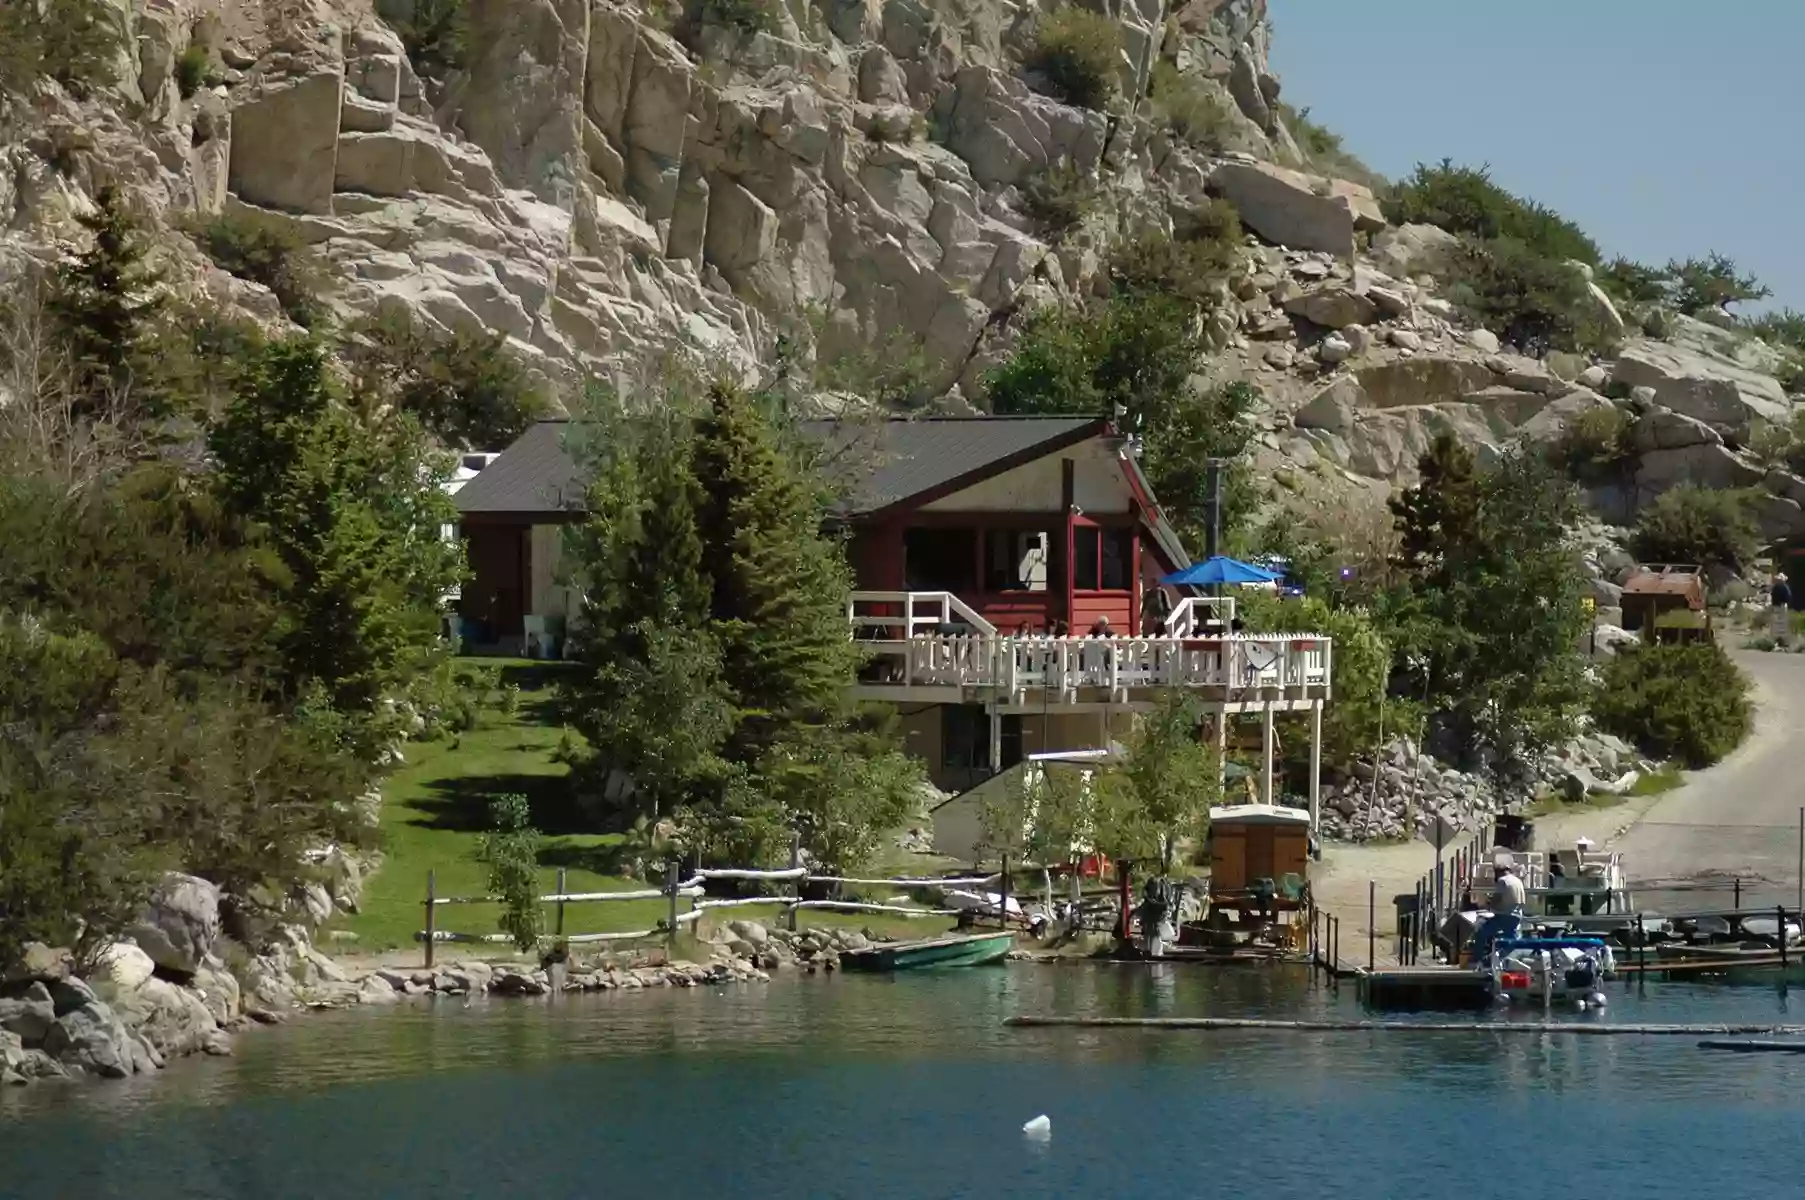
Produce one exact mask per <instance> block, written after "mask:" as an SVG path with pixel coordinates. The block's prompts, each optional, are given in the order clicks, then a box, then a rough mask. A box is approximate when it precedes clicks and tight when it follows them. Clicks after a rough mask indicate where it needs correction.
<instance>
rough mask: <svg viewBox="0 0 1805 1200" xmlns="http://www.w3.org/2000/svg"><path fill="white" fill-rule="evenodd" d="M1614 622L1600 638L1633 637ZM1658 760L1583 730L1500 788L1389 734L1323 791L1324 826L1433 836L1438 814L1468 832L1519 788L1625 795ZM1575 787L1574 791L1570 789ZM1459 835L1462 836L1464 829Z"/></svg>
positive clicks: (1611, 641)
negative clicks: (1373, 755) (1375, 751)
mask: <svg viewBox="0 0 1805 1200" xmlns="http://www.w3.org/2000/svg"><path fill="white" fill-rule="evenodd" d="M1635 640H1636V638H1635V635H1634V634H1628V633H1624V632H1623V631H1622V630H1620V629H1616V628H1615V627H1612V628H1611V631H1610V633H1609V634H1607V635H1605V637H1604V639H1603V641H1604V642H1605V643H1606V644H1607V645H1610V646H1616V645H1621V644H1624V643H1625V642H1629V643H1633V642H1634V641H1635ZM1654 767H1655V764H1653V763H1651V762H1649V761H1647V760H1646V759H1644V758H1643V757H1642V756H1640V755H1639V754H1637V753H1636V751H1635V749H1634V748H1633V747H1631V746H1630V745H1629V744H1628V743H1626V742H1624V741H1623V740H1622V739H1620V738H1616V737H1613V736H1611V735H1610V734H1606V733H1599V732H1596V731H1587V732H1584V733H1582V734H1580V735H1579V736H1578V737H1576V738H1575V739H1574V740H1573V741H1572V742H1571V743H1569V744H1568V745H1566V746H1564V747H1562V748H1561V749H1560V750H1559V751H1557V752H1556V753H1554V754H1551V755H1549V756H1547V757H1546V758H1543V759H1541V760H1540V761H1538V762H1537V763H1535V764H1534V765H1533V766H1532V767H1530V768H1529V769H1528V771H1527V772H1526V774H1525V776H1524V778H1523V779H1522V780H1521V781H1520V784H1521V787H1519V788H1516V789H1513V790H1512V791H1510V792H1505V791H1502V790H1500V789H1498V788H1497V787H1496V786H1495V785H1494V784H1493V783H1492V782H1491V781H1490V780H1489V779H1487V778H1485V777H1483V776H1481V775H1477V774H1471V773H1468V772H1463V771H1460V770H1458V769H1456V768H1454V767H1451V766H1449V765H1447V764H1446V763H1442V762H1440V761H1438V760H1436V759H1435V758H1434V757H1433V756H1432V755H1430V754H1429V753H1427V752H1426V751H1424V750H1423V749H1422V748H1421V747H1419V746H1417V745H1416V744H1415V743H1414V742H1411V741H1410V740H1409V739H1400V740H1398V741H1395V742H1393V743H1392V744H1391V745H1390V746H1389V747H1387V749H1386V750H1385V752H1384V753H1383V754H1381V755H1379V758H1378V762H1377V763H1376V764H1375V763H1373V762H1361V763H1358V764H1356V765H1355V767H1354V770H1353V773H1352V774H1351V775H1350V776H1349V778H1347V779H1346V780H1344V781H1342V782H1341V783H1339V784H1337V785H1334V786H1331V787H1327V788H1325V789H1324V791H1323V797H1322V825H1323V831H1324V833H1325V834H1326V835H1327V836H1329V837H1331V838H1335V839H1337V840H1342V841H1356V842H1361V841H1372V840H1385V841H1391V840H1396V839H1398V838H1405V839H1414V838H1424V839H1426V840H1433V839H1434V837H1435V828H1436V824H1437V822H1438V821H1439V822H1440V823H1442V824H1443V826H1444V827H1445V828H1446V829H1451V830H1455V831H1465V832H1471V831H1473V830H1476V829H1478V828H1480V827H1481V826H1482V825H1484V824H1486V823H1488V822H1489V821H1490V820H1491V818H1492V817H1493V816H1494V815H1496V814H1497V813H1498V812H1500V811H1502V810H1503V809H1504V807H1505V806H1506V805H1507V804H1509V803H1512V802H1514V801H1515V800H1518V799H1520V798H1521V796H1522V793H1523V791H1525V790H1527V791H1528V792H1531V793H1552V794H1561V795H1567V796H1569V797H1571V798H1573V799H1583V798H1584V797H1585V796H1586V795H1587V794H1588V793H1601V794H1614V795H1622V794H1624V793H1626V792H1627V791H1628V790H1629V789H1630V788H1631V787H1633V786H1634V785H1635V783H1636V781H1637V780H1638V779H1640V778H1641V777H1642V775H1643V774H1645V773H1647V772H1649V771H1651V770H1653V769H1654ZM1575 793H1577V795H1576V794H1575ZM1457 836H1464V833H1461V834H1458V835H1457Z"/></svg>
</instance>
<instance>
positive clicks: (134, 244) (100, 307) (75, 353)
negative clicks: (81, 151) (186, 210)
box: [50, 186, 169, 419]
mask: <svg viewBox="0 0 1805 1200" xmlns="http://www.w3.org/2000/svg"><path fill="white" fill-rule="evenodd" d="M79 220H80V222H81V225H82V228H83V229H85V230H87V231H88V233H89V234H90V235H91V236H92V238H93V243H92V244H91V245H90V246H89V247H88V249H86V250H84V251H82V252H81V253H80V254H78V255H76V256H75V257H74V258H73V259H71V260H69V261H68V262H66V263H64V264H63V265H62V267H61V268H60V269H59V270H58V271H57V281H56V288H55V290H54V291H53V293H52V294H51V297H50V311H51V315H52V317H53V319H54V320H55V322H56V327H57V332H58V333H59V334H60V336H61V339H62V341H63V344H64V345H65V347H66V348H67V350H68V354H69V358H70V361H71V363H72V365H73V367H74V369H75V394H76V401H77V404H76V407H77V411H78V413H79V414H80V415H83V416H92V415H96V414H98V413H100V412H102V411H105V410H106V409H108V408H109V407H111V406H112V405H113V404H115V403H116V402H117V401H118V400H119V399H120V398H122V397H129V398H130V401H131V404H132V406H133V408H134V409H136V410H137V411H138V413H139V414H141V415H142V416H143V417H145V418H148V419H156V418H159V417H162V416H166V415H168V407H169V406H168V404H167V403H166V402H165V400H164V399H163V398H160V397H158V396H157V395H156V394H155V393H156V390H157V389H155V388H154V387H151V386H149V385H148V384H147V382H146V374H147V373H146V372H145V370H144V366H145V362H144V354H143V347H144V342H145V339H146V337H147V336H148V333H149V330H150V326H151V324H152V323H153V322H154V321H155V319H156V317H157V316H158V315H159V314H160V313H161V312H162V310H163V298H162V296H161V295H159V294H158V293H157V292H156V290H155V289H156V287H157V285H158V284H159V283H160V282H161V281H162V275H161V274H160V273H159V272H157V271H154V270H152V269H151V268H150V267H148V266H147V265H146V264H145V261H144V258H145V247H144V242H143V239H142V238H141V237H140V236H139V232H138V227H137V224H136V222H135V221H133V219H132V217H131V215H130V214H129V213H127V212H126V209H125V204H124V201H123V200H122V198H121V197H120V195H119V192H118V190H117V189H115V188H113V187H111V186H107V187H103V188H101V189H100V190H99V191H98V192H96V193H95V195H94V212H92V213H90V214H85V215H83V216H82V217H80V218H79Z"/></svg>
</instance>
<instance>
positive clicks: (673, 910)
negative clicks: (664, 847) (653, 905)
mask: <svg viewBox="0 0 1805 1200" xmlns="http://www.w3.org/2000/svg"><path fill="white" fill-rule="evenodd" d="M664 871H665V876H664V892H665V895H666V896H667V897H668V898H669V900H670V913H669V915H668V917H667V918H666V920H667V921H668V922H669V929H668V931H667V932H666V933H665V935H664V946H665V952H666V957H667V959H668V958H671V957H675V955H676V953H677V885H678V883H679V879H678V876H680V875H681V874H682V873H683V867H682V864H681V863H679V862H678V861H677V860H676V859H674V858H672V859H667V860H665V865H664Z"/></svg>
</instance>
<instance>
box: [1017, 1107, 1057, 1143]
mask: <svg viewBox="0 0 1805 1200" xmlns="http://www.w3.org/2000/svg"><path fill="white" fill-rule="evenodd" d="M1022 1132H1023V1133H1025V1134H1027V1135H1028V1136H1029V1137H1031V1138H1034V1139H1035V1140H1037V1141H1045V1140H1046V1139H1047V1138H1050V1137H1052V1136H1053V1121H1052V1119H1051V1118H1050V1117H1048V1116H1047V1115H1046V1114H1045V1113H1042V1114H1041V1115H1040V1116H1038V1117H1035V1118H1034V1119H1033V1120H1032V1121H1029V1122H1028V1123H1027V1124H1026V1125H1023V1126H1022Z"/></svg>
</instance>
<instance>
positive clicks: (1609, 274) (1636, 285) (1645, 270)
mask: <svg viewBox="0 0 1805 1200" xmlns="http://www.w3.org/2000/svg"><path fill="white" fill-rule="evenodd" d="M1597 279H1598V286H1600V287H1602V288H1603V289H1604V290H1605V291H1607V292H1609V293H1610V294H1611V295H1613V296H1615V297H1617V299H1619V300H1624V301H1627V302H1629V303H1631V304H1663V303H1665V302H1666V301H1667V298H1668V275H1667V272H1666V271H1663V270H1662V269H1661V268H1659V267H1651V266H1648V265H1646V264H1644V263H1639V262H1635V261H1633V260H1631V259H1627V258H1613V259H1612V260H1611V261H1610V262H1608V263H1606V264H1605V265H1604V269H1603V270H1601V271H1599V273H1598V276H1597Z"/></svg>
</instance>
